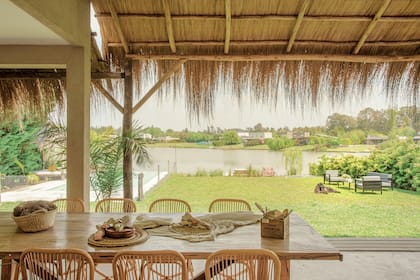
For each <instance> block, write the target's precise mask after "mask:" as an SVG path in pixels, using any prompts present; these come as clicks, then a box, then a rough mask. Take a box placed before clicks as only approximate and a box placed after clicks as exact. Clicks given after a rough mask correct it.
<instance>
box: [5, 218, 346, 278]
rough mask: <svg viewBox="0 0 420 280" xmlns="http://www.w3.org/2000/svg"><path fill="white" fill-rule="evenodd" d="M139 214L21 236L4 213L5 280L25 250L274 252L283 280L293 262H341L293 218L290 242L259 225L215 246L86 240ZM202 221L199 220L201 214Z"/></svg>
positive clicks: (73, 221)
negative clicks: (265, 235) (117, 220)
mask: <svg viewBox="0 0 420 280" xmlns="http://www.w3.org/2000/svg"><path fill="white" fill-rule="evenodd" d="M140 214H141V213H130V214H121V213H82V214H73V213H71V214H70V213H69V214H66V213H57V215H56V219H55V224H54V227H52V228H50V229H48V230H45V231H41V232H36V233H24V232H22V231H20V230H19V229H18V228H17V226H16V224H15V223H14V221H13V219H12V214H11V213H7V212H0V257H1V259H2V269H1V279H10V276H11V275H12V274H11V273H12V261H13V260H17V259H19V256H20V254H21V253H22V251H23V250H24V249H26V248H30V247H42V248H79V249H83V250H85V251H87V252H88V253H89V254H90V255H91V256H92V258H93V260H94V261H95V263H112V258H113V257H114V255H115V254H116V253H117V252H119V251H122V250H139V251H144V250H162V249H167V250H176V251H179V252H180V253H182V254H183V255H184V256H185V257H186V258H187V259H201V260H205V259H206V258H207V256H209V255H210V254H211V253H213V252H215V251H217V250H221V249H253V248H256V249H258V248H265V249H270V250H272V251H274V252H275V253H276V254H277V255H278V256H279V258H280V260H281V263H282V268H281V274H282V275H281V276H282V278H281V279H290V260H340V261H341V260H342V254H341V253H340V251H339V250H337V249H336V248H335V247H334V246H333V245H331V244H330V243H329V242H328V241H327V240H326V239H325V238H324V237H322V236H321V235H320V234H319V233H318V232H316V230H314V229H313V228H312V226H310V225H309V224H308V223H307V222H306V221H305V220H304V219H302V218H301V217H300V216H299V215H298V214H296V213H292V214H291V216H290V226H289V237H288V238H287V239H284V240H282V239H274V238H263V237H261V235H260V224H258V223H257V224H251V225H247V226H241V227H238V228H236V229H235V230H233V231H232V232H230V233H226V234H221V235H218V236H217V237H216V239H215V240H214V241H203V242H189V241H187V240H180V239H174V238H170V237H165V236H155V235H151V236H150V237H149V238H148V239H147V240H145V241H144V242H143V243H140V244H135V245H130V246H124V247H111V248H105V247H94V246H91V245H89V244H88V237H89V236H90V235H91V234H93V233H94V232H95V231H96V225H98V224H102V223H104V222H105V221H106V220H108V219H109V218H111V217H113V218H120V217H122V216H124V215H131V216H134V217H133V218H135V217H136V216H138V215H140ZM142 215H148V216H150V217H151V218H153V217H171V218H172V219H173V221H174V222H179V221H180V219H181V216H182V215H181V214H179V215H177V214H169V215H168V214H156V213H153V214H152V213H149V214H142ZM197 216H198V214H197Z"/></svg>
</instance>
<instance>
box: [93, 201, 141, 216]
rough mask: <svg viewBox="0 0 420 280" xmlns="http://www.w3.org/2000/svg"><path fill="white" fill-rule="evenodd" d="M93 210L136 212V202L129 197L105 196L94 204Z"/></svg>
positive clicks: (102, 211)
mask: <svg viewBox="0 0 420 280" xmlns="http://www.w3.org/2000/svg"><path fill="white" fill-rule="evenodd" d="M95 212H101V213H129V212H136V204H135V203H134V201H133V200H131V199H129V198H105V199H102V200H100V201H98V203H97V204H96V207H95Z"/></svg>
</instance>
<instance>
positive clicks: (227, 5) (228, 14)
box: [224, 0, 232, 54]
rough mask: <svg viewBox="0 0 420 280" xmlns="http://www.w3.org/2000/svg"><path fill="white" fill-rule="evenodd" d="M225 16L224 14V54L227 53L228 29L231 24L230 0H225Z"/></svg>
mask: <svg viewBox="0 0 420 280" xmlns="http://www.w3.org/2000/svg"><path fill="white" fill-rule="evenodd" d="M225 16H226V31H225V46H224V52H225V54H228V53H229V44H230V31H231V24H232V11H231V3H230V0H225Z"/></svg>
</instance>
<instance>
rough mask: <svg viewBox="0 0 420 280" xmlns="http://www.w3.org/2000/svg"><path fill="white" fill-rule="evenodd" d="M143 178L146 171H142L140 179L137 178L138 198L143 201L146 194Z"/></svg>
mask: <svg viewBox="0 0 420 280" xmlns="http://www.w3.org/2000/svg"><path fill="white" fill-rule="evenodd" d="M143 178H144V173H143V172H141V173H140V174H139V176H138V180H137V192H138V196H137V200H138V201H142V200H143V199H144V194H143Z"/></svg>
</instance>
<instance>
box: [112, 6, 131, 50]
mask: <svg viewBox="0 0 420 280" xmlns="http://www.w3.org/2000/svg"><path fill="white" fill-rule="evenodd" d="M107 1H108V7H109V10H110V12H111V18H112V23H113V24H114V27H115V30H116V31H117V34H118V37H119V38H120V41H121V44H122V45H123V48H124V51H125V53H129V52H130V50H129V49H128V44H127V40H126V39H125V36H124V33H123V31H122V29H121V23H120V19H119V18H118V14H117V11H116V10H115V7H114V3H113V2H112V0H107Z"/></svg>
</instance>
